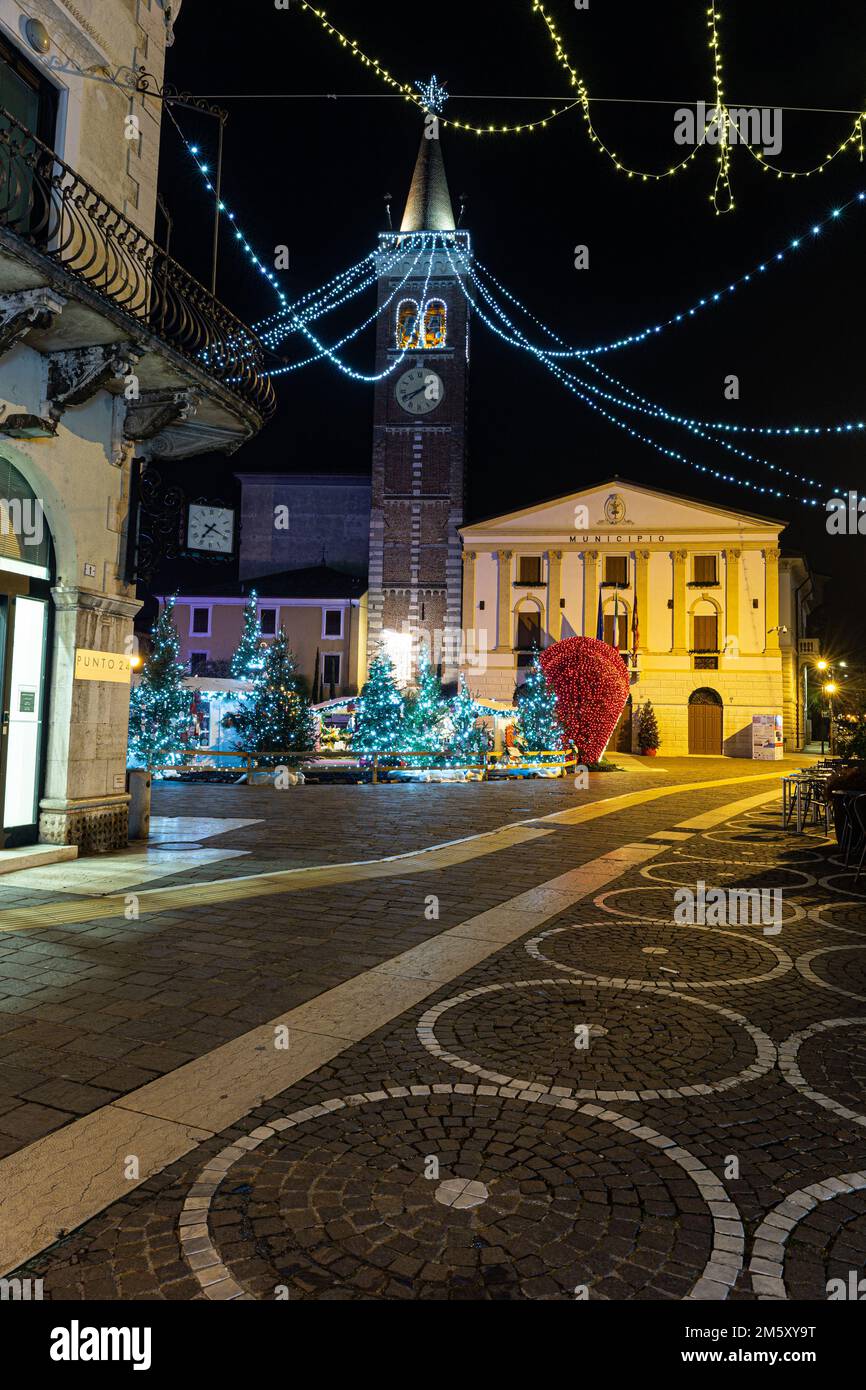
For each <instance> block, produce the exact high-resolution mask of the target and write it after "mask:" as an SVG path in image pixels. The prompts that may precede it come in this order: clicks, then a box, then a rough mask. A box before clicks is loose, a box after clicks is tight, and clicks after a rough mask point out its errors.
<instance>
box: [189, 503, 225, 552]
mask: <svg viewBox="0 0 866 1390" xmlns="http://www.w3.org/2000/svg"><path fill="white" fill-rule="evenodd" d="M234 543H235V514H234V510H233V509H232V508H231V507H216V506H210V505H208V503H206V502H190V504H189V512H188V514H187V525H186V546H187V550H202V551H207V552H209V553H211V554H217V555H230V554H231V553H232V550H233V549H234Z"/></svg>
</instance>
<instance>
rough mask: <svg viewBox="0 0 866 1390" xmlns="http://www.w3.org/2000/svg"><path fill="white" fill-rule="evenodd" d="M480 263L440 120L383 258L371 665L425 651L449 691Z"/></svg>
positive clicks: (429, 122) (429, 129)
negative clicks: (469, 268)
mask: <svg viewBox="0 0 866 1390" xmlns="http://www.w3.org/2000/svg"><path fill="white" fill-rule="evenodd" d="M468 254H469V236H468V233H467V232H465V231H461V230H458V229H457V227H456V225H455V221H454V211H453V208H452V204H451V195H450V193H449V191H448V180H447V178H446V175H445V164H444V162H443V159H442V149H441V145H440V142H439V139H438V122H437V121H436V120H435V119H434V118H433V117H432V115H428V116H427V118H426V120H425V129H424V134H423V135H422V138H421V147H420V149H419V151H418V158H417V160H416V163H415V171H414V174H413V176H412V183H411V187H410V189H409V197H408V200H407V202H406V210H405V212H404V214H403V219H402V222H401V224H400V229H399V231H390V232H386V233H383V234H382V235H380V237H379V247H378V251H377V258H376V259H377V270H378V277H379V306H380V310H381V312H380V314H379V318H378V336H377V343H376V373H377V374H381V376H380V379H379V381H377V383H376V387H375V403H374V419H373V486H372V505H371V516H370V566H369V623H368V657H372V656H373V655H374V654H375V653H376V652H377V650H378V649H379V647H380V645H381V644H382V642H383V641H384V642H385V644H386V646H387V647H388V648H389V649H393V652H394V653H400V656H401V658H402V660H399V659H398V661H397V665H398V668H399V667H400V666H401V665H402V666H403V671H402V674H406V675H408V674H409V672H408V670H407V669H406V667H407V666H408V664H409V652H410V651H411V653H412V670H413V671H414V654H415V653H416V652H417V647H418V644H419V642H425V643H426V644H427V646H428V648H429V650H430V653H431V656H432V660H433V662H434V664H437V665H440V666H441V672H442V679H443V681H444V682H445V683H451V682H455V681H456V680H457V673H458V670H459V665H460V654H461V645H462V644H461V585H462V561H461V549H460V537H459V535H458V527H460V526H461V525H462V523H463V498H464V478H465V466H466V407H467V388H468V378H469V305H468V303H467V300H466V298H465V297H464V294H463V289H462V285H463V282H464V277H465V259H466V258H467V257H468ZM404 663H405V664H404ZM400 673H401V672H400V671H398V674H400Z"/></svg>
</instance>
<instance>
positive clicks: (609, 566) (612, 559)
mask: <svg viewBox="0 0 866 1390" xmlns="http://www.w3.org/2000/svg"><path fill="white" fill-rule="evenodd" d="M604 582H605V584H622V585H627V584H628V556H627V555H605V557H604Z"/></svg>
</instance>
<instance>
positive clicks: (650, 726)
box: [637, 700, 661, 753]
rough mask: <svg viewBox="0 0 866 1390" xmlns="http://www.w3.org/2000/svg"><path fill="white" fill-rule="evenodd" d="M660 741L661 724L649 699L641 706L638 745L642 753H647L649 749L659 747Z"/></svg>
mask: <svg viewBox="0 0 866 1390" xmlns="http://www.w3.org/2000/svg"><path fill="white" fill-rule="evenodd" d="M660 743H661V739H660V738H659V725H658V720H657V719H656V712H655V710H654V709H653V707H652V701H651V700H647V701H646V703H645V704H643V705H642V706H641V711H640V719H639V721H638V728H637V746H638V748H639V749H640V751H641V752H642V753H646V751H647V749H652V750H653V751H654V750H655V749H657V748H658V746H659V744H660Z"/></svg>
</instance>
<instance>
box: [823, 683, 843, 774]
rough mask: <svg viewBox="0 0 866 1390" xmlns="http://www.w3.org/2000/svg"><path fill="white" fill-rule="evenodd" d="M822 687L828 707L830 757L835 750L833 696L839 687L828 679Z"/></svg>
mask: <svg viewBox="0 0 866 1390" xmlns="http://www.w3.org/2000/svg"><path fill="white" fill-rule="evenodd" d="M823 689H824V694H825V695H826V696H827V708H828V709H829V711H830V757H831V758H832V757H833V754H834V752H835V749H836V737H835V730H834V727H833V696H834V695H835V694H836V692H837V690H838V689H839V687H838V685H837V684H836V682H835V681H834V680H829V681H827V682H826V684H825V685H824V687H823ZM822 752H823V740H822Z"/></svg>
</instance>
